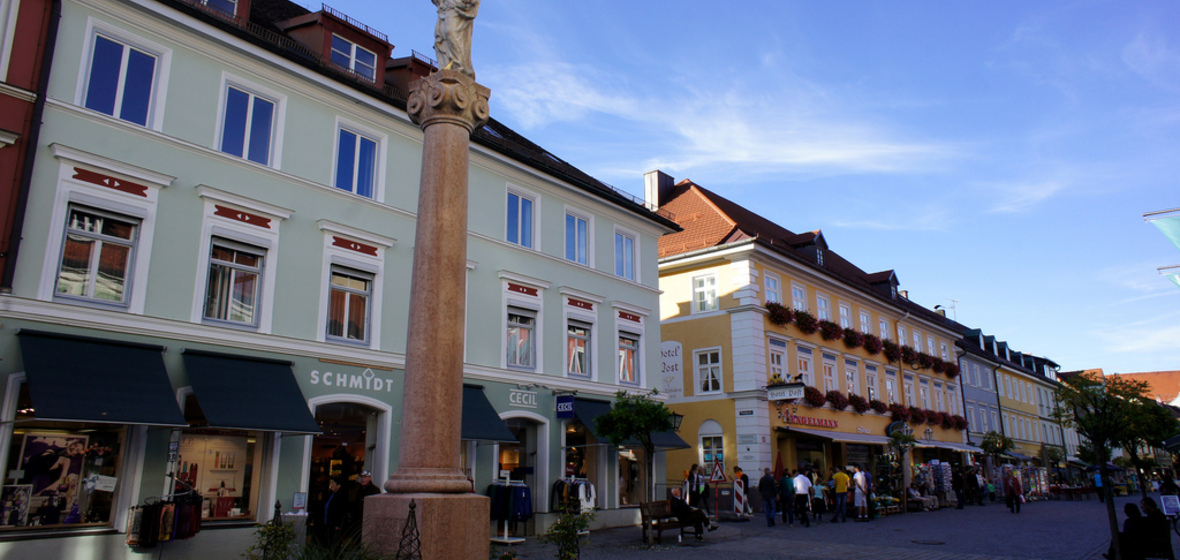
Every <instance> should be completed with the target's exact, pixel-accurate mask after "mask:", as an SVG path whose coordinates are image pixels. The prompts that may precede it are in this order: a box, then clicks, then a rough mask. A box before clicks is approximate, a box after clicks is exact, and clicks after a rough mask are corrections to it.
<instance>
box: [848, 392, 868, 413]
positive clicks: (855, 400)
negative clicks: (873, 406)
mask: <svg viewBox="0 0 1180 560" xmlns="http://www.w3.org/2000/svg"><path fill="white" fill-rule="evenodd" d="M848 404H850V405H852V409H853V410H855V411H856V412H858V413H860V414H864V413H866V412H868V411H869V401H868V399H866V398H864V397H862V396H860V395H857V394H852V395H848Z"/></svg>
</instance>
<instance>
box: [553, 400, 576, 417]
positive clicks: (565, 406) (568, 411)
mask: <svg viewBox="0 0 1180 560" xmlns="http://www.w3.org/2000/svg"><path fill="white" fill-rule="evenodd" d="M557 417H558V418H573V417H574V396H573V395H562V396H560V397H557Z"/></svg>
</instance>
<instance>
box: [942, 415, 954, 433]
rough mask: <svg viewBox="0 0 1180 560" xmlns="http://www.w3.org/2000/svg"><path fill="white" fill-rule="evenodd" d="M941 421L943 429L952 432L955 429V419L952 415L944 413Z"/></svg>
mask: <svg viewBox="0 0 1180 560" xmlns="http://www.w3.org/2000/svg"><path fill="white" fill-rule="evenodd" d="M939 420H940V422H939V424H940V425H942V427H943V428H946V429H948V430H950V429H952V428H954V427H955V417H954V416H952V415H950V414H947V413H945V412H944V413H942V418H940V419H939Z"/></svg>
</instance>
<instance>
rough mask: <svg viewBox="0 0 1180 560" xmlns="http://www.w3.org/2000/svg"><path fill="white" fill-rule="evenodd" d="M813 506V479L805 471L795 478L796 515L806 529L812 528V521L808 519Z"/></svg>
mask: <svg viewBox="0 0 1180 560" xmlns="http://www.w3.org/2000/svg"><path fill="white" fill-rule="evenodd" d="M810 504H811V479H809V478H807V473H806V472H805V471H800V472H799V474H798V475H796V476H795V513H796V514H797V515H798V516H799V522H800V523H803V526H804V527H810V526H811V519H810V518H809V517H807V510H808V508H809V507H810Z"/></svg>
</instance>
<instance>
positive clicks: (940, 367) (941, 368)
mask: <svg viewBox="0 0 1180 560" xmlns="http://www.w3.org/2000/svg"><path fill="white" fill-rule="evenodd" d="M946 366H947V363H946V362H944V361H942V360H940V359H938V358H934V365H933V366H931V367H930V369H933V370H934V373H946Z"/></svg>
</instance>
